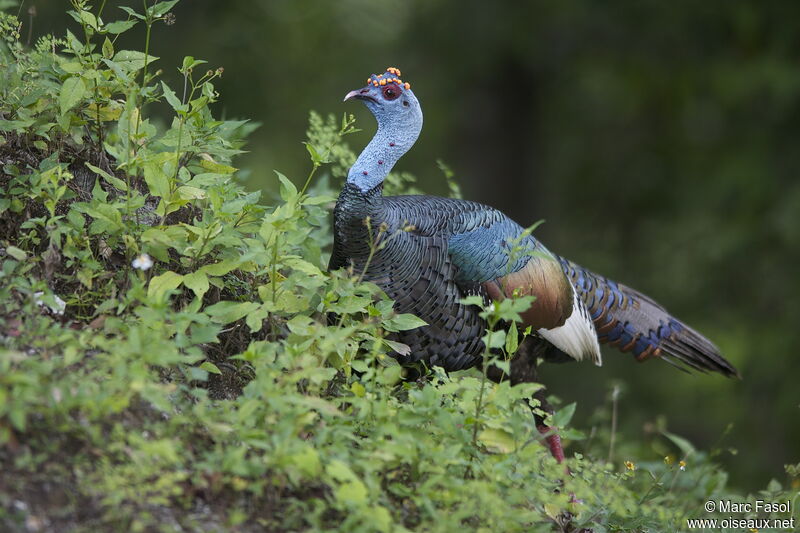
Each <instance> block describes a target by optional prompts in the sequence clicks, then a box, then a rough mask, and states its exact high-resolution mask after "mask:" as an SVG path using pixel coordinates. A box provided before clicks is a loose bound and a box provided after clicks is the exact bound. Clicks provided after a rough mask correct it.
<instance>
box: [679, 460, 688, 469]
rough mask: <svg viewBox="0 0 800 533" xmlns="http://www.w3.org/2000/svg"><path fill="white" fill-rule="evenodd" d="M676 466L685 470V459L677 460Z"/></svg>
mask: <svg viewBox="0 0 800 533" xmlns="http://www.w3.org/2000/svg"><path fill="white" fill-rule="evenodd" d="M678 466H679V467H680V468H681V470H686V461H681V462H679V463H678Z"/></svg>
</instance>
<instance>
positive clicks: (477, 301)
mask: <svg viewBox="0 0 800 533" xmlns="http://www.w3.org/2000/svg"><path fill="white" fill-rule="evenodd" d="M459 303H461V304H463V305H477V306H478V307H483V298H482V297H481V296H477V295H473V296H467V297H466V298H461V301H460V302H459Z"/></svg>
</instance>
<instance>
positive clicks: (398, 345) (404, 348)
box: [383, 339, 411, 355]
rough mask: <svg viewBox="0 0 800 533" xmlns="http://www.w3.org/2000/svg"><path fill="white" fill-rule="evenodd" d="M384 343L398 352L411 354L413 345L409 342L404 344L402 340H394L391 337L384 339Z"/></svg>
mask: <svg viewBox="0 0 800 533" xmlns="http://www.w3.org/2000/svg"><path fill="white" fill-rule="evenodd" d="M383 343H384V344H386V346H388V347H389V348H390V349H392V350H394V351H395V352H397V353H398V354H399V355H409V354H411V347H410V346H409V345H408V344H403V343H402V342H397V341H392V340H389V339H383Z"/></svg>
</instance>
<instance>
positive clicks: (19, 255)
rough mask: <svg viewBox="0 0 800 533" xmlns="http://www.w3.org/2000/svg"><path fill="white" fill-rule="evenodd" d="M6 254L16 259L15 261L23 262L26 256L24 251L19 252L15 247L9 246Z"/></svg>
mask: <svg viewBox="0 0 800 533" xmlns="http://www.w3.org/2000/svg"><path fill="white" fill-rule="evenodd" d="M6 253H7V254H8V255H10V256H11V257H13V258H14V259H16V260H17V261H24V260H25V258H26V257H28V254H26V253H25V250H21V249H19V248H17V247H16V246H9V247H7V248H6Z"/></svg>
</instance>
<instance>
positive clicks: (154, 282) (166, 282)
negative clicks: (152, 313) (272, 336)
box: [147, 270, 183, 299]
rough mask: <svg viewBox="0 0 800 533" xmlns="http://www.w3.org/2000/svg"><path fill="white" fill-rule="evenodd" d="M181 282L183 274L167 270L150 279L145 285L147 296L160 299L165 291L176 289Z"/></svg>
mask: <svg viewBox="0 0 800 533" xmlns="http://www.w3.org/2000/svg"><path fill="white" fill-rule="evenodd" d="M182 282H183V276H181V275H180V274H177V273H175V272H173V271H171V270H168V271H166V272H164V273H163V274H161V275H160V276H156V277H154V278H153V279H151V280H150V285H149V286H148V287H147V297H148V298H155V299H160V298H161V297H162V296H163V295H164V294H165V293H166V292H167V291H171V290H173V289H177V288H178V287H179V286H180V284H181V283H182Z"/></svg>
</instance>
